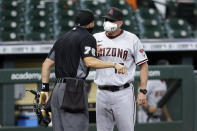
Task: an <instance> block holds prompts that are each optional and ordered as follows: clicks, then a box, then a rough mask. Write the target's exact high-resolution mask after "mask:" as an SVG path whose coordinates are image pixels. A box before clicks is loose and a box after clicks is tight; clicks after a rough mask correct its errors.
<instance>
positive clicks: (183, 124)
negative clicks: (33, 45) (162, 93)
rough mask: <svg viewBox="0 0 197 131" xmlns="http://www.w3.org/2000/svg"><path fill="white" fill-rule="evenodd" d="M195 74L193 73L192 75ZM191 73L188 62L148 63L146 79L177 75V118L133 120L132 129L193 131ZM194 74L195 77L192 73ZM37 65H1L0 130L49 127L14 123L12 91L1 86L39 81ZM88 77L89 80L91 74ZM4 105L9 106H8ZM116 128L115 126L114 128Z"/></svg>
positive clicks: (196, 126)
mask: <svg viewBox="0 0 197 131" xmlns="http://www.w3.org/2000/svg"><path fill="white" fill-rule="evenodd" d="M51 72H52V73H51V76H50V78H51V81H53V82H54V81H55V75H54V70H52V71H51ZM195 77H196V76H195ZM195 77H194V73H193V68H192V66H165V67H164V66H163V67H162V66H159V67H158V66H151V67H149V79H178V80H181V88H180V89H181V92H182V97H181V120H177V121H173V122H170V123H167V122H161V123H152V124H136V126H135V128H136V130H135V131H145V130H146V131H158V130H159V131H197V124H196V122H197V120H196V118H197V113H196V112H195V111H196V109H197V108H196V107H197V104H196V101H195V100H197V96H196V95H195V92H197V90H196V89H195V88H194V87H195V85H194V83H197V80H195V81H194V78H195ZM196 78H197V77H196ZM40 79H41V76H40V69H5V70H0V84H1V85H0V124H1V125H3V128H0V131H16V130H20V131H27V130H28V131H35V130H37V131H45V130H46V131H50V130H52V128H43V127H30V128H27V127H16V126H14V123H12V122H13V121H14V120H13V119H14V110H13V109H14V102H13V101H14V100H13V97H11V96H10V95H13V92H10V91H9V90H5V87H6V88H12V86H13V83H40ZM135 79H136V80H139V71H137V72H136V76H135ZM88 80H92V78H91V75H90V77H88ZM1 87H4V88H1ZM6 108H11V109H10V110H8V109H6ZM115 130H116V129H115ZM89 131H96V128H95V125H90V129H89Z"/></svg>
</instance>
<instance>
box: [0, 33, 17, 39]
mask: <svg viewBox="0 0 197 131" xmlns="http://www.w3.org/2000/svg"><path fill="white" fill-rule="evenodd" d="M0 36H1V37H0V40H1V41H17V40H19V37H18V33H17V32H11V31H10V32H9V31H3V32H0Z"/></svg>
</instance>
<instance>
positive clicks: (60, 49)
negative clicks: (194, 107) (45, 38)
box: [41, 10, 126, 131]
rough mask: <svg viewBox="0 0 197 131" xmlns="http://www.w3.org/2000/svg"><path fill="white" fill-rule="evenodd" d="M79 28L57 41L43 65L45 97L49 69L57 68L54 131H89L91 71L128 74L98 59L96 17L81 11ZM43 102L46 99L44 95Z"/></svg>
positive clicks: (116, 64) (53, 95)
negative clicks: (87, 81) (113, 70)
mask: <svg viewBox="0 0 197 131" xmlns="http://www.w3.org/2000/svg"><path fill="white" fill-rule="evenodd" d="M75 22H76V27H74V28H73V29H72V30H70V31H69V32H67V33H66V34H65V35H64V36H63V37H62V38H60V39H59V40H57V41H56V42H55V44H54V46H53V48H52V49H51V51H50V52H49V54H48V57H47V58H46V60H45V61H44V63H43V65H42V89H41V90H42V92H41V93H42V94H45V95H46V96H47V99H46V101H47V100H48V91H49V76H50V68H51V67H52V66H53V65H55V75H56V85H55V87H54V89H53V93H52V95H51V98H50V105H51V110H52V123H53V130H54V131H79V130H80V131H88V126H89V116H88V97H87V92H86V90H85V81H84V80H85V78H86V77H87V75H88V72H89V68H90V67H91V68H96V69H98V68H116V69H117V70H118V72H119V73H123V74H124V73H126V69H125V67H124V66H122V65H120V64H118V63H114V62H104V61H101V60H98V59H96V40H95V39H94V37H93V36H92V34H91V31H92V30H93V28H94V15H93V13H92V12H91V11H90V10H80V11H79V12H78V14H77V16H76V20H75ZM41 100H44V97H42V95H41Z"/></svg>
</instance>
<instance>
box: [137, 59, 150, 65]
mask: <svg viewBox="0 0 197 131" xmlns="http://www.w3.org/2000/svg"><path fill="white" fill-rule="evenodd" d="M147 61H148V59H145V60H142V61H140V62H138V63H137V64H136V65H141V64H143V63H145V62H147Z"/></svg>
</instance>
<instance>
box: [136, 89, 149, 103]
mask: <svg viewBox="0 0 197 131" xmlns="http://www.w3.org/2000/svg"><path fill="white" fill-rule="evenodd" d="M146 97H147V95H146V94H143V93H141V92H138V96H137V103H138V105H144V104H146Z"/></svg>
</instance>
